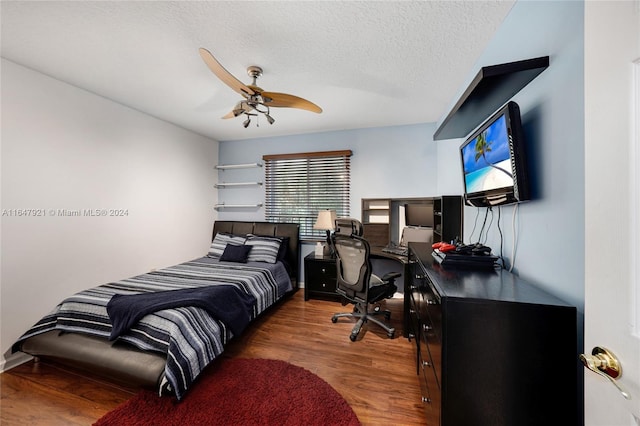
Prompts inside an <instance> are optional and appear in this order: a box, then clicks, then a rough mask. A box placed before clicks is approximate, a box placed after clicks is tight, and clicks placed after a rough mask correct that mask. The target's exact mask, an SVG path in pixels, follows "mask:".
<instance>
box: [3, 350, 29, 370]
mask: <svg viewBox="0 0 640 426" xmlns="http://www.w3.org/2000/svg"><path fill="white" fill-rule="evenodd" d="M32 359H33V357H32V356H31V355H27V354H25V353H24V352H16V353H15V354H12V355H10V356H8V357H6V358H4V359H3V360H2V361H0V373H4V372H5V371H7V370H11V369H12V368H14V367H17V366H19V365H20V364H24V363H25V362H29V361H31V360H32Z"/></svg>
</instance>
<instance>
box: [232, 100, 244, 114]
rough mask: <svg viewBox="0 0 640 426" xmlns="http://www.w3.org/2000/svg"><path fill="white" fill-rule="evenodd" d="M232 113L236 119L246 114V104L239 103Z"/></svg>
mask: <svg viewBox="0 0 640 426" xmlns="http://www.w3.org/2000/svg"><path fill="white" fill-rule="evenodd" d="M232 112H233V116H234V117H237V116H239V115H242V114H244V102H238V103H237V104H236V106H235V107H234V108H233V111H232Z"/></svg>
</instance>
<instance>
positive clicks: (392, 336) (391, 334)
mask: <svg viewBox="0 0 640 426" xmlns="http://www.w3.org/2000/svg"><path fill="white" fill-rule="evenodd" d="M387 336H389V339H393V338H394V337H396V333H388V334H387Z"/></svg>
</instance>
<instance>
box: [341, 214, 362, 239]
mask: <svg viewBox="0 0 640 426" xmlns="http://www.w3.org/2000/svg"><path fill="white" fill-rule="evenodd" d="M363 231H364V228H363V227H362V222H360V221H359V220H358V219H353V218H350V217H343V218H339V219H336V226H335V233H336V234H340V235H355V236H358V237H361V236H362V233H363Z"/></svg>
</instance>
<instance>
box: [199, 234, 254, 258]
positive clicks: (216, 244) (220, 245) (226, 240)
mask: <svg viewBox="0 0 640 426" xmlns="http://www.w3.org/2000/svg"><path fill="white" fill-rule="evenodd" d="M245 240H246V237H245V236H241V235H232V234H227V233H226V232H218V233H217V234H216V236H215V237H214V238H213V242H212V243H211V247H209V252H208V253H207V256H208V257H220V256H222V253H224V249H225V247H226V246H227V244H235V245H238V246H241V245H243V244H244V242H245Z"/></svg>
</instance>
